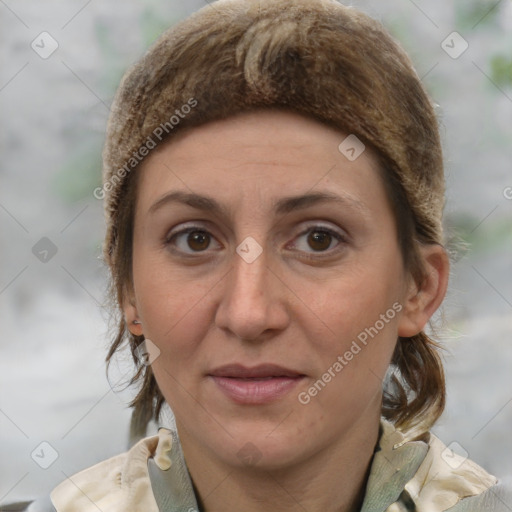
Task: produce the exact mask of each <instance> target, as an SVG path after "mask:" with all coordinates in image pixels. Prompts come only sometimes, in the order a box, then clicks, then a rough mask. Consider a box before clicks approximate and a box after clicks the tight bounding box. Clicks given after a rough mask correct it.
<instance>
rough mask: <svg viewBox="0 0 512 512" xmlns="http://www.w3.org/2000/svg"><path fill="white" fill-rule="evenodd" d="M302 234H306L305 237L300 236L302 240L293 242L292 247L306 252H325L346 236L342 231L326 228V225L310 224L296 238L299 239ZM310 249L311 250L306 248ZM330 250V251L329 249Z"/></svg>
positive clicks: (344, 239) (343, 240)
mask: <svg viewBox="0 0 512 512" xmlns="http://www.w3.org/2000/svg"><path fill="white" fill-rule="evenodd" d="M304 235H308V236H307V237H306V238H302V240H303V242H299V243H294V244H293V247H294V248H296V249H298V250H299V251H302V252H306V253H310V254H311V252H313V253H325V252H327V251H328V250H329V249H332V248H333V242H334V243H335V245H334V247H338V246H339V245H341V244H342V243H344V242H346V241H347V240H346V237H345V236H344V235H343V234H342V233H338V232H337V231H335V230H333V229H331V228H328V227H326V226H310V227H309V228H308V229H307V230H306V231H303V232H302V233H301V234H300V235H299V236H298V237H297V239H299V240H300V239H301V237H304ZM308 248H310V249H312V251H310V250H308ZM329 252H331V251H329Z"/></svg>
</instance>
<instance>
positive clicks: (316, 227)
mask: <svg viewBox="0 0 512 512" xmlns="http://www.w3.org/2000/svg"><path fill="white" fill-rule="evenodd" d="M195 231H198V232H200V233H203V234H206V235H209V236H210V237H212V238H214V237H213V235H212V234H211V233H210V232H209V231H208V230H207V229H205V228H204V227H202V226H190V227H188V228H185V229H182V230H181V231H177V232H176V233H171V234H169V235H168V236H167V237H166V238H165V241H164V245H165V246H169V245H175V244H174V243H173V241H174V240H175V239H176V238H177V237H178V236H182V235H187V234H189V233H193V232H195ZM315 231H318V232H321V233H327V234H329V235H330V236H332V237H333V238H334V239H336V240H337V241H338V242H339V244H338V246H336V247H339V245H340V244H344V243H347V237H345V236H343V235H342V234H341V233H338V232H337V231H335V230H333V229H331V228H328V227H326V226H321V225H312V226H309V227H308V228H307V229H306V230H304V231H302V232H301V233H299V234H298V235H297V238H299V237H301V236H303V235H306V234H307V233H311V232H315ZM338 250H340V249H338ZM338 250H337V249H336V248H335V249H328V250H326V251H313V252H312V253H304V256H303V257H304V258H305V259H318V258H322V255H325V254H328V255H329V256H331V255H332V254H333V253H336V252H338ZM173 251H175V252H179V253H181V254H185V257H188V256H191V254H190V253H183V252H182V251H180V250H176V249H173ZM207 251H208V249H205V250H204V251H193V253H195V254H198V255H201V254H202V253H206V252H207ZM191 257H194V256H191Z"/></svg>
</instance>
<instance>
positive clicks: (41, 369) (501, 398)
mask: <svg viewBox="0 0 512 512" xmlns="http://www.w3.org/2000/svg"><path fill="white" fill-rule="evenodd" d="M352 4H353V5H354V6H356V7H359V8H361V9H363V10H365V11H366V12H368V13H369V14H371V15H372V16H374V17H376V18H378V19H381V20H382V21H383V23H384V24H385V25H386V26H387V27H388V28H389V29H390V30H391V32H392V33H393V34H394V35H395V36H396V37H397V38H398V39H399V40H400V41H401V43H402V44H403V45H404V46H405V48H406V49H407V50H408V52H409V53H410V55H411V57H412V59H413V61H414V63H415V65H416V67H417V70H418V74H419V75H420V76H421V77H422V80H423V82H424V83H425V85H426V87H427V88H428V90H429V91H430V93H431V95H432V96H433V98H434V100H435V102H436V103H437V104H438V105H439V107H438V113H439V117H440V120H441V124H442V135H443V140H444V145H445V155H446V172H447V180H448V204H447V208H446V226H447V232H448V237H447V238H448V239H451V238H452V237H453V236H454V235H457V236H458V237H460V238H461V239H462V240H464V241H465V242H466V243H467V244H468V247H467V248H466V249H455V248H454V249H453V251H454V259H455V260H456V263H455V265H454V267H453V271H452V273H453V276H452V281H451V288H450V292H449V295H448V297H447V299H446V301H445V305H444V308H443V311H442V314H438V315H436V320H435V322H434V324H435V326H436V332H437V337H438V338H439V339H440V340H441V341H442V342H443V344H444V346H445V347H446V348H447V352H446V355H445V360H446V368H447V377H448V393H449V400H448V406H447V410H446V413H445V414H444V416H443V418H442V419H441V421H440V422H439V424H438V425H437V427H436V428H435V432H436V433H437V434H438V435H439V436H440V437H441V438H442V439H443V441H444V442H445V443H447V444H449V443H451V442H457V443H458V445H459V446H457V447H456V449H457V450H458V451H466V452H467V453H468V454H469V456H470V457H471V458H473V459H474V460H475V461H477V462H478V463H480V464H481V465H483V466H484V467H486V469H488V470H489V471H491V472H494V473H495V474H497V475H505V474H508V473H510V472H511V462H510V461H511V453H512V450H511V448H512V436H511V428H510V426H511V421H512V403H511V402H512V385H511V384H512V372H511V371H510V370H511V366H512V344H511V332H512V271H511V270H512V268H511V266H512V258H511V255H512V250H511V249H512V234H511V233H512V222H511V212H512V200H511V199H510V197H512V189H510V188H507V187H512V144H511V141H512V51H511V48H512V1H511V0H501V1H484V0H480V1H476V0H469V1H468V0H464V1H462V0H460V1H457V2H455V1H444V0H433V1H429V2H428V3H427V2H426V1H423V2H420V1H419V0H418V1H417V2H413V1H412V0H390V1H388V2H377V1H354V2H352ZM203 5H205V2H202V1H187V2H186V3H185V2H177V1H169V0H167V1H163V0H151V1H146V2H135V1H134V0H125V1H124V2H122V3H119V2H118V3H114V2H113V1H112V0H103V1H101V2H100V1H99V0H90V1H75V0H73V1H68V2H65V3H64V2H59V1H56V0H46V1H45V2H36V1H34V0H20V1H18V2H14V1H13V0H0V116H1V123H0V154H1V158H0V184H1V185H0V226H1V230H0V244H1V253H0V261H1V264H0V320H1V322H0V325H1V326H2V331H1V337H0V503H3V502H8V501H13V500H16V499H21V498H27V497H33V496H37V495H40V494H42V493H46V492H48V491H49V490H50V489H51V488H53V487H54V486H55V485H56V484H57V483H58V482H60V481H61V480H63V479H64V478H65V476H66V475H71V474H72V473H74V472H76V471H78V470H80V469H82V468H84V467H87V466H89V465H92V464H94V463H96V462H98V461H100V460H104V459H105V458H107V457H109V456H112V455H114V454H117V453H120V452H122V451H124V450H125V449H126V447H127V428H128V427H127V426H128V420H129V412H128V410H127V407H126V404H127V402H128V401H129V399H130V397H131V396H132V394H131V392H130V391H128V390H124V391H122V390H121V389H120V388H121V386H122V384H123V383H124V382H125V380H126V379H123V375H125V373H124V372H126V371H127V369H128V368H129V365H128V361H127V359H126V361H120V362H119V368H118V369H116V368H114V371H113V372H112V374H111V377H110V383H109V382H108V381H107V379H106V377H105V369H104V361H103V360H104V356H105V353H106V347H107V344H108V340H109V336H108V323H107V319H108V315H107V313H106V311H105V309H104V308H103V307H102V304H103V303H104V299H105V283H106V274H105V271H104V269H103V266H102V263H101V261H100V246H101V239H102V235H103V230H104V224H103V217H102V203H101V201H98V200H96V199H95V198H94V197H93V195H92V191H93V189H94V188H95V187H96V186H98V184H99V182H100V152H101V146H102V140H103V136H104V130H105V124H106V119H107V115H108V108H109V105H110V102H111V100H112V96H113V93H114V91H115V88H116V86H117V84H118V82H119V79H120V77H121V75H122V73H123V71H124V70H125V69H126V68H127V66H128V65H130V64H131V63H133V62H134V61H135V60H136V59H137V58H139V57H140V56H141V55H142V54H143V52H144V51H145V49H146V48H147V47H148V46H149V44H150V43H151V42H152V41H153V40H154V39H155V38H156V37H157V36H158V35H159V34H160V33H161V31H162V30H163V29H165V28H166V27H167V26H169V25H171V24H172V23H174V22H175V21H177V20H179V19H181V18H183V17H185V16H186V15H187V14H188V13H190V12H192V11H194V10H196V9H197V8H198V7H202V6H203ZM43 31H47V32H48V33H49V34H51V36H52V37H53V38H54V39H55V40H56V41H57V43H58V48H57V50H56V51H55V52H54V53H53V54H52V55H51V56H50V57H48V58H47V59H43V58H41V57H40V56H39V55H38V54H37V53H36V52H35V51H34V50H33V49H32V48H31V42H32V41H33V40H34V39H35V40H36V43H37V41H40V38H39V39H38V38H37V36H39V34H40V33H41V32H43ZM453 31H457V32H459V33H460V34H461V36H462V37H463V38H464V39H465V40H466V41H467V43H468V44H469V47H468V49H467V50H466V51H465V52H464V53H463V54H462V55H460V57H458V58H456V59H454V58H452V57H450V56H449V55H448V54H447V53H446V52H445V51H444V50H443V48H442V46H441V44H442V42H443V41H444V40H445V39H446V38H447V36H449V34H451V33H452V32H453ZM448 41H450V40H449V39H448ZM47 44H48V43H47ZM450 44H451V43H450ZM454 44H455V43H454ZM47 48H48V46H46V49H47ZM456 49H457V47H455V50H456ZM506 196H508V199H507V197H506ZM43 238H47V239H49V240H51V243H50V242H48V241H47V240H43V241H41V239H43ZM36 244H38V245H36ZM450 245H451V244H450ZM34 246H36V249H34V252H35V253H36V254H38V253H39V258H38V257H36V255H35V254H34V252H33V247H34ZM45 249H46V250H48V251H49V252H48V254H47V255H46V259H47V260H48V261H46V262H44V261H40V258H42V257H43V255H44V253H41V252H40V251H41V250H45ZM55 250H56V253H55V254H53V252H55ZM43 259H44V258H43ZM443 317H444V318H443ZM44 441H45V442H48V443H50V445H51V446H52V447H53V449H54V450H56V452H57V453H58V458H57V460H56V461H55V463H53V464H52V465H51V466H50V467H49V468H48V469H42V468H41V467H40V466H39V465H38V464H36V462H35V461H38V462H39V463H40V464H43V465H44V463H49V462H51V456H52V453H53V452H52V450H51V449H49V448H48V447H45V446H43V447H42V450H43V451H42V452H41V447H40V443H41V442H44ZM34 450H35V452H34ZM32 453H33V458H31V454H32ZM42 453H44V456H42V455H41V454H42ZM37 454H39V457H38V456H37Z"/></svg>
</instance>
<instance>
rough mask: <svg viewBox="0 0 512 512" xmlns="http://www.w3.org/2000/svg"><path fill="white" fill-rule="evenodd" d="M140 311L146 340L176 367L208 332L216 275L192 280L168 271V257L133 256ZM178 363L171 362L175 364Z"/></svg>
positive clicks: (186, 276) (183, 272) (182, 272)
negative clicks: (210, 303) (152, 343)
mask: <svg viewBox="0 0 512 512" xmlns="http://www.w3.org/2000/svg"><path fill="white" fill-rule="evenodd" d="M133 267H134V287H135V296H136V298H137V310H138V313H139V317H140V319H141V321H142V325H143V328H144V335H145V336H146V338H149V339H151V340H152V341H154V342H155V343H156V344H157V345H158V346H159V348H160V350H161V351H162V355H164V356H165V355H168V356H170V357H169V363H171V364H176V362H177V361H178V360H181V361H183V359H186V358H188V357H192V356H193V354H194V351H195V349H196V348H197V346H198V345H199V343H200V341H201V339H202V338H203V337H204V336H205V334H206V331H207V329H208V321H209V320H208V319H209V316H208V313H207V311H206V310H205V308H206V307H207V304H208V295H209V294H210V293H211V290H212V288H214V286H215V283H216V281H218V278H217V279H215V278H214V276H213V275H212V274H211V273H210V275H209V276H208V275H205V276H203V277H202V278H201V279H197V278H191V277H190V276H188V275H187V273H186V271H184V270H183V269H181V270H178V271H172V269H171V271H169V265H168V263H166V261H165V255H156V256H153V257H150V256H148V255H147V254H137V252H135V254H134V265H133ZM173 361H174V362H175V363H172V362H173Z"/></svg>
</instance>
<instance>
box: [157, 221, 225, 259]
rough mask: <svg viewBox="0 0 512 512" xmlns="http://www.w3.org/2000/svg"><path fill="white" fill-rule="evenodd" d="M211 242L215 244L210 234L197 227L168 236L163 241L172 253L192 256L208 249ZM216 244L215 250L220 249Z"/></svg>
mask: <svg viewBox="0 0 512 512" xmlns="http://www.w3.org/2000/svg"><path fill="white" fill-rule="evenodd" d="M212 242H216V240H215V238H214V237H213V236H212V235H211V233H209V232H208V231H206V230H205V229H202V228H201V227H199V226H191V227H189V228H187V229H183V230H181V231H178V232H176V233H173V234H172V235H169V236H168V237H167V238H166V240H165V245H166V246H169V248H170V249H171V250H172V251H173V252H178V253H181V254H184V255H186V256H193V255H194V254H197V253H200V252H204V251H206V250H207V249H210V246H211V245H212ZM216 244H217V249H218V248H220V245H219V244H218V242H216ZM214 249H215V247H214ZM208 252H211V251H208Z"/></svg>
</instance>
